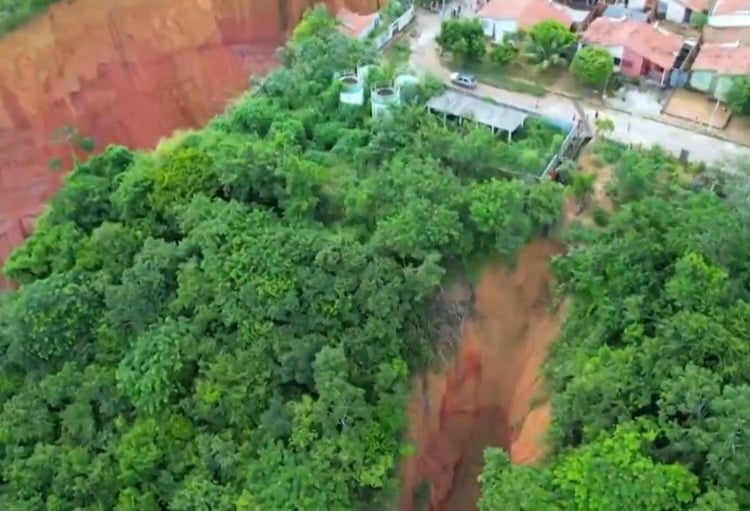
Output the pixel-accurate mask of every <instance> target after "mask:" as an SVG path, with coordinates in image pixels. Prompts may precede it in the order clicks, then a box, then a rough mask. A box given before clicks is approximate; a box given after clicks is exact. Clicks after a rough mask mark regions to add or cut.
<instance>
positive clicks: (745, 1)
mask: <svg viewBox="0 0 750 511" xmlns="http://www.w3.org/2000/svg"><path fill="white" fill-rule="evenodd" d="M741 12H747V13H749V14H750V0H717V1H716V5H714V10H713V11H711V14H714V15H716V14H718V15H722V14H737V13H741Z"/></svg>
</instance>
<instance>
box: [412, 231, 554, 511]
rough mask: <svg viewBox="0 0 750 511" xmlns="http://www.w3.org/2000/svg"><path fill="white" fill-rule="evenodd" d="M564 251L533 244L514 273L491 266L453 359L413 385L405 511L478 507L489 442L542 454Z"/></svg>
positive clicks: (521, 453)
mask: <svg viewBox="0 0 750 511" xmlns="http://www.w3.org/2000/svg"><path fill="white" fill-rule="evenodd" d="M561 250H562V247H561V246H560V245H558V244H556V243H553V242H550V241H536V242H534V243H531V244H529V245H527V246H526V247H525V248H524V249H523V250H522V251H521V252H520V253H519V254H518V263H517V266H516V268H515V270H514V271H512V272H510V273H509V272H507V271H506V270H504V269H503V268H502V267H500V266H494V267H490V268H488V269H487V270H486V271H485V272H484V274H483V275H482V278H481V279H480V282H479V284H478V285H477V287H476V289H475V300H476V301H475V310H474V313H473V315H472V318H471V319H470V320H469V321H467V322H466V323H465V326H464V330H463V336H462V339H461V342H460V343H459V345H458V348H457V353H456V354H455V357H454V359H453V360H451V361H450V362H449V364H448V366H447V367H446V368H445V370H444V371H442V372H441V373H439V374H436V373H433V374H428V375H424V376H422V377H420V378H417V379H415V381H414V384H413V390H412V397H411V401H410V405H409V411H408V415H409V424H410V428H409V437H410V439H411V442H412V443H413V444H414V446H415V448H416V453H415V455H414V456H412V457H411V458H409V459H408V460H407V461H406V462H405V463H404V465H403V467H402V482H403V494H402V499H401V503H400V508H401V511H427V510H429V511H473V510H476V501H477V498H478V496H479V486H478V484H477V482H476V478H477V475H478V474H479V471H480V470H481V466H482V451H483V449H484V448H485V447H486V446H488V445H495V446H502V447H504V448H506V449H507V450H508V451H509V452H510V454H511V458H512V460H513V461H514V462H518V463H526V462H530V461H533V460H535V459H536V458H538V457H539V455H540V454H541V453H542V450H543V444H542V439H541V435H542V434H543V433H544V431H545V428H546V426H547V424H548V421H549V408H548V406H546V405H542V406H540V407H539V408H536V409H534V410H533V411H531V413H529V412H530V410H531V408H532V404H534V401H535V400H537V399H538V397H539V392H540V383H541V382H540V376H539V368H540V366H541V364H542V362H543V360H544V358H545V356H546V353H547V347H548V346H549V344H550V342H552V340H553V339H554V338H555V336H556V335H557V332H558V327H559V322H560V312H559V311H558V312H555V311H551V310H550V301H549V293H550V283H551V276H550V274H549V270H548V263H549V259H550V257H551V256H552V255H554V254H557V253H559V252H560V251H561ZM424 480H426V481H428V482H429V486H430V502H429V505H426V506H425V507H424V508H423V509H416V508H415V506H414V502H413V493H414V490H415V488H417V486H418V485H419V484H420V482H422V481H424Z"/></svg>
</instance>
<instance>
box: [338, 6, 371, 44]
mask: <svg viewBox="0 0 750 511" xmlns="http://www.w3.org/2000/svg"><path fill="white" fill-rule="evenodd" d="M377 16H378V13H377V12H375V13H373V14H357V13H356V12H352V11H350V10H349V9H346V8H342V9H339V11H338V12H337V13H336V19H337V20H339V21H340V22H341V26H339V30H340V31H341V32H343V33H344V34H346V35H348V36H352V37H359V36H360V35H361V34H362V32H363V31H364V30H365V29H366V28H367V27H368V26H369V25H370V23H371V22H372V20H373V19H375V18H376V17H377Z"/></svg>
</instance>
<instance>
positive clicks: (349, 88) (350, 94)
mask: <svg viewBox="0 0 750 511" xmlns="http://www.w3.org/2000/svg"><path fill="white" fill-rule="evenodd" d="M338 80H339V82H340V83H341V93H340V94H339V101H340V102H341V103H342V104H344V105H353V106H362V105H364V104H365V87H364V83H363V82H362V80H360V79H359V78H358V77H357V75H356V74H355V73H343V74H341V76H339V78H338Z"/></svg>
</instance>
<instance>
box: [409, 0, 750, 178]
mask: <svg viewBox="0 0 750 511" xmlns="http://www.w3.org/2000/svg"><path fill="white" fill-rule="evenodd" d="M448 5H450V3H448ZM441 19H442V17H441V15H439V14H429V13H425V12H424V11H420V12H419V13H418V15H417V19H416V28H417V31H418V33H419V35H418V37H415V38H412V39H411V50H412V52H411V58H410V64H411V66H412V67H413V68H414V69H416V70H418V71H422V72H425V73H429V74H432V75H435V76H437V77H438V78H441V79H443V80H447V79H448V76H449V74H450V71H448V70H447V69H445V68H444V67H443V66H442V64H441V63H440V60H439V59H438V57H437V53H436V45H435V37H436V36H437V35H438V33H439V32H440V22H441ZM476 93H477V94H479V95H480V96H485V97H490V98H493V99H496V100H498V101H501V102H504V103H510V104H515V105H519V106H522V107H523V108H526V109H529V110H536V111H539V112H541V113H544V114H545V115H547V116H550V117H558V118H564V119H568V118H569V119H571V120H572V119H573V117H574V116H575V115H576V112H577V110H576V108H575V106H574V104H573V101H571V100H570V99H568V98H566V97H564V96H559V95H556V94H547V95H546V96H545V97H543V98H536V97H533V96H528V95H525V94H520V93H517V92H511V91H506V90H503V89H498V88H496V87H491V86H489V85H484V84H480V85H479V87H478V88H477V90H476ZM579 105H580V106H581V107H582V109H583V111H584V112H585V113H586V115H587V116H588V117H589V119H593V118H594V115H595V113H596V110H595V109H594V108H592V107H589V106H586V105H583V104H580V103H579ZM598 111H599V115H600V116H601V117H607V118H609V119H611V120H612V122H613V123H614V125H615V130H614V132H613V133H612V134H611V135H610V136H611V137H612V138H613V139H615V140H619V141H621V142H623V143H626V144H635V145H641V146H645V147H651V146H653V145H660V146H662V147H663V148H664V149H666V150H667V151H669V152H671V153H672V154H674V155H675V156H679V154H680V152H681V151H683V150H686V151H688V153H689V156H688V158H689V159H690V160H691V161H702V162H705V163H709V164H719V163H724V162H728V161H729V162H731V161H736V160H737V159H743V158H744V159H747V158H750V149H748V148H747V147H744V146H741V145H738V144H734V143H731V142H727V141H724V140H719V139H716V138H714V137H710V136H707V135H703V134H701V133H696V132H692V131H689V130H686V129H683V128H679V127H677V126H672V125H669V124H663V123H660V122H657V121H653V120H650V119H644V118H643V117H639V116H637V115H629V114H625V113H622V112H619V111H617V110H609V109H606V108H600V109H599V110H598Z"/></svg>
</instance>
